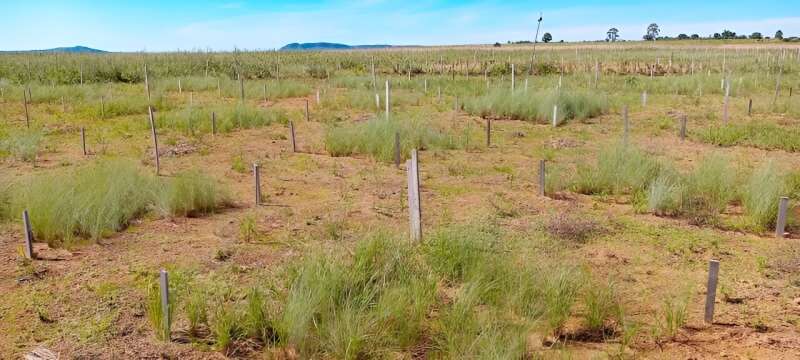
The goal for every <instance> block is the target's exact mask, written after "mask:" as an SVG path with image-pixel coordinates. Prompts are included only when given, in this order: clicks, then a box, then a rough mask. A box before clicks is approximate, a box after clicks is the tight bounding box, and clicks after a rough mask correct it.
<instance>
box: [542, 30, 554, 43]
mask: <svg viewBox="0 0 800 360" xmlns="http://www.w3.org/2000/svg"><path fill="white" fill-rule="evenodd" d="M542 41H544V42H545V43H549V42H551V41H553V35H550V33H549V32H546V33H544V35H542Z"/></svg>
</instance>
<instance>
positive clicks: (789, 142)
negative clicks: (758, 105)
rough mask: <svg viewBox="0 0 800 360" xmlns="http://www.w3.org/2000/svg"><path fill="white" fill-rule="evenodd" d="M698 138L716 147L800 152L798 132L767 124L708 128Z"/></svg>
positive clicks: (754, 123) (799, 135)
mask: <svg viewBox="0 0 800 360" xmlns="http://www.w3.org/2000/svg"><path fill="white" fill-rule="evenodd" d="M698 136H699V138H700V141H702V142H705V143H709V144H714V145H717V146H736V145H741V146H752V147H756V148H759V149H765V150H785V151H789V152H798V151H800V130H797V129H794V128H785V127H781V126H778V125H775V124H769V123H756V122H751V123H747V124H729V125H726V126H710V127H708V128H706V129H705V130H702V131H701V132H700V133H699V135H698Z"/></svg>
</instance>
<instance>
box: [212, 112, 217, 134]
mask: <svg viewBox="0 0 800 360" xmlns="http://www.w3.org/2000/svg"><path fill="white" fill-rule="evenodd" d="M211 135H212V136H214V135H217V113H216V112H214V111H212V112H211Z"/></svg>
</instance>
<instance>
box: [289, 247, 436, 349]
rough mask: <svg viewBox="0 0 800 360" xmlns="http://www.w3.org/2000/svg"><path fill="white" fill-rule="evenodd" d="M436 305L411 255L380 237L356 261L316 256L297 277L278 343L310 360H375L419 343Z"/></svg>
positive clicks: (292, 280)
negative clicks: (387, 351) (314, 359)
mask: <svg viewBox="0 0 800 360" xmlns="http://www.w3.org/2000/svg"><path fill="white" fill-rule="evenodd" d="M433 299H434V282H433V281H432V279H431V278H430V277H429V275H428V274H427V272H426V271H425V270H424V267H423V266H422V264H420V263H418V259H417V258H416V257H415V256H414V255H413V253H412V252H411V248H410V247H408V246H405V245H401V243H399V242H398V241H397V239H393V238H391V237H390V236H388V235H386V234H378V235H376V236H374V237H373V238H371V239H369V240H367V241H365V242H363V243H361V244H360V245H359V246H358V248H357V249H356V251H355V254H354V255H353V256H352V258H343V257H332V256H325V255H322V254H319V255H314V256H310V257H309V258H307V259H306V260H305V261H303V262H302V263H301V264H299V265H298V266H297V267H296V268H295V269H294V270H292V271H291V273H290V276H289V279H288V284H287V291H286V294H285V300H284V302H283V308H282V316H281V317H280V318H279V319H278V321H277V328H278V330H279V338H280V339H281V341H283V342H285V343H286V344H287V345H290V346H293V347H295V348H297V349H298V350H299V351H300V352H301V353H302V354H304V356H308V357H332V358H337V359H356V358H365V357H367V358H368V357H374V356H377V355H378V354H379V352H380V351H381V349H396V350H401V349H405V348H407V347H408V346H410V345H411V344H413V343H414V342H416V341H417V340H418V339H419V337H420V336H421V329H422V321H423V320H424V319H425V315H426V314H427V312H428V308H429V307H430V304H431V303H432V302H433ZM384 351H385V350H384Z"/></svg>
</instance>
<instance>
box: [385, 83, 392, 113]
mask: <svg viewBox="0 0 800 360" xmlns="http://www.w3.org/2000/svg"><path fill="white" fill-rule="evenodd" d="M389 86H390V85H389V80H386V99H385V100H386V120H389V110H390V109H389V106H390V104H391V100H390V96H391V90H390V88H389Z"/></svg>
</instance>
